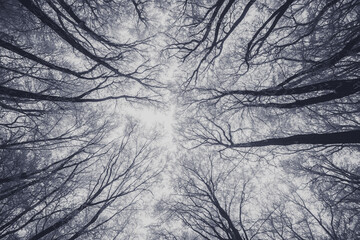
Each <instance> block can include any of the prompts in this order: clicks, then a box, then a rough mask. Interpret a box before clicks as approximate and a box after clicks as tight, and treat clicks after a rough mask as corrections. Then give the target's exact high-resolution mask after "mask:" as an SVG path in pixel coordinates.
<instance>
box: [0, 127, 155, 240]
mask: <svg viewBox="0 0 360 240" xmlns="http://www.w3.org/2000/svg"><path fill="white" fill-rule="evenodd" d="M138 128H139V127H138V126H137V124H134V121H132V123H131V122H130V123H128V125H127V127H126V128H125V129H124V135H123V137H122V138H118V139H116V140H115V141H113V142H110V143H109V144H107V145H104V144H101V143H100V142H99V140H100V139H93V141H89V142H87V143H85V144H84V146H82V147H81V148H80V149H78V150H77V151H76V152H73V153H72V154H71V155H68V156H66V157H64V158H61V159H56V158H57V156H52V155H54V151H35V150H28V151H26V150H14V151H11V150H9V149H8V150H7V151H4V152H3V155H4V154H7V156H4V157H6V158H7V162H5V161H3V162H2V163H1V165H2V174H1V176H2V177H1V179H0V183H1V185H0V186H1V195H0V198H1V204H2V209H1V216H2V217H3V218H2V221H1V225H0V231H1V232H0V233H1V238H4V237H10V238H24V239H41V238H43V237H47V238H49V237H50V236H51V237H52V238H54V237H57V238H59V237H61V238H68V239H77V238H82V239H89V238H94V237H95V236H96V235H98V234H101V233H103V232H104V231H106V234H104V233H103V234H101V235H102V238H103V239H112V238H114V237H116V236H120V235H122V236H124V234H126V231H125V229H126V226H127V225H129V224H131V223H132V220H131V218H133V217H134V215H135V214H136V208H135V207H134V206H135V205H136V204H137V201H138V200H139V198H140V196H141V197H144V193H146V191H149V189H150V185H151V184H152V183H153V182H154V181H155V180H156V176H157V175H158V174H159V172H160V170H161V169H159V168H158V167H156V166H153V165H154V164H153V161H154V160H155V158H157V157H158V150H157V149H156V147H155V146H154V144H155V143H154V141H156V138H157V136H156V135H154V136H152V137H150V136H147V137H145V138H144V137H142V136H140V135H141V134H140V133H139V130H138ZM46 154H47V155H46ZM26 155H33V157H32V159H31V160H30V159H29V158H24V156H26ZM2 159H4V158H2ZM24 160H25V161H26V160H27V162H24ZM16 164H21V165H22V166H21V167H19V166H16ZM25 164H28V165H25ZM14 171H17V172H16V173H15V172H14Z"/></svg>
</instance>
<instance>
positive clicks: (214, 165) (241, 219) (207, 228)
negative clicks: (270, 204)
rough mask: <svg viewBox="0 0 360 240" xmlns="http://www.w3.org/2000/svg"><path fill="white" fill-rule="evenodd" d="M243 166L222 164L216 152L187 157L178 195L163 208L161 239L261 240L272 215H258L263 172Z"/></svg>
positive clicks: (177, 184)
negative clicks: (177, 227)
mask: <svg viewBox="0 0 360 240" xmlns="http://www.w3.org/2000/svg"><path fill="white" fill-rule="evenodd" d="M243 163H244V162H242V161H241V160H240V159H234V161H232V160H230V159H225V158H219V157H218V155H217V154H216V152H209V153H207V154H200V152H198V153H197V152H191V153H190V152H189V154H188V155H187V154H184V155H183V156H182V157H181V167H182V169H181V172H179V174H178V175H177V176H176V177H174V179H173V180H174V188H175V192H174V194H173V195H170V196H169V199H163V201H162V202H161V203H159V209H161V210H162V212H163V219H162V221H163V225H162V226H161V227H162V231H159V233H157V235H156V236H157V237H159V236H162V237H164V238H163V239H178V238H179V239H183V238H181V236H187V237H185V238H187V239H262V236H264V235H263V234H264V233H263V225H264V223H265V222H266V221H267V220H268V219H269V217H270V215H271V214H269V216H263V215H259V214H260V213H261V211H260V209H261V205H260V206H259V203H260V202H266V201H261V199H264V196H266V193H265V192H266V190H264V189H262V188H261V187H260V186H261V185H262V184H263V183H261V181H262V180H260V179H261V178H262V177H261V174H260V171H259V170H258V169H256V168H254V165H253V166H252V165H250V164H249V165H243ZM256 171H257V172H256ZM261 191H263V193H261ZM174 226H179V229H176V228H175V229H174ZM154 232H155V231H154ZM155 233H156V232H155Z"/></svg>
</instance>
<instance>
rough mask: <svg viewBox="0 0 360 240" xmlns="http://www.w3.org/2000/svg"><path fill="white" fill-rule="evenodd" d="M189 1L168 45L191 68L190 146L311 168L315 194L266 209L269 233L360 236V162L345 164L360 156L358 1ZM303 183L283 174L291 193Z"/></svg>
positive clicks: (186, 108)
mask: <svg viewBox="0 0 360 240" xmlns="http://www.w3.org/2000/svg"><path fill="white" fill-rule="evenodd" d="M181 4H182V6H183V8H178V9H179V10H178V11H177V12H176V14H178V15H179V16H181V17H179V18H178V19H177V22H176V23H175V24H174V26H173V30H174V31H173V32H170V34H169V35H170V37H171V42H170V44H169V45H168V50H169V51H173V53H174V56H176V57H178V58H179V59H180V60H181V61H182V62H183V66H185V70H184V74H183V75H182V76H181V78H179V79H178V86H179V89H180V90H178V94H179V102H180V104H181V105H182V107H183V109H182V110H181V111H179V112H181V114H182V115H183V116H185V117H184V118H183V119H182V122H181V125H180V126H179V127H178V130H179V131H178V132H179V134H180V135H181V136H182V138H181V140H182V143H183V145H184V147H185V148H187V149H197V148H200V149H202V148H205V149H208V150H209V151H213V150H216V151H218V153H219V155H220V156H221V157H222V158H224V157H226V156H238V157H239V158H240V157H242V156H246V158H247V163H248V164H250V163H251V162H253V161H262V162H267V163H269V164H271V165H275V166H276V167H277V168H280V166H283V167H284V168H285V169H284V170H286V171H293V172H295V173H296V172H297V173H299V172H301V173H302V175H301V176H299V175H297V178H296V181H298V182H299V183H300V184H299V185H301V184H303V185H301V186H304V185H305V184H309V185H310V186H311V187H310V188H306V187H304V188H305V189H306V190H304V191H303V192H302V193H300V192H301V189H297V188H295V187H294V189H293V190H292V191H285V192H284V193H282V196H283V198H282V199H281V200H279V201H278V202H274V203H273V206H267V207H266V210H263V211H262V212H263V215H262V217H260V219H267V220H266V221H264V226H266V227H263V228H262V233H263V234H264V235H262V236H261V237H259V238H261V239H279V238H280V239H290V238H291V239H292V238H294V239H339V238H356V237H355V236H357V234H358V233H357V230H356V229H357V226H358V222H359V221H358V215H359V211H358V207H357V205H358V203H356V201H355V202H354V200H353V199H354V198H356V197H355V196H357V194H358V188H357V185H356V181H357V180H355V179H357V177H358V163H354V164H353V165H351V166H347V165H346V163H347V161H349V160H350V161H354V159H357V153H358V145H359V141H360V137H359V126H360V123H359V118H358V117H357V115H358V113H359V109H358V107H357V106H358V102H359V70H358V60H359V59H358V57H359V40H360V39H359V35H358V33H357V32H358V29H359V24H358V21H357V20H358V14H357V11H356V10H355V9H356V8H358V7H359V3H358V2H357V1H327V2H324V1H316V0H311V1H305V2H304V1H302V2H300V1H293V0H289V1H280V2H276V3H275V2H269V1H261V2H260V1H245V2H244V1H230V0H229V1H200V2H199V1H182V2H181ZM179 13H181V14H179ZM185 74H186V78H185V77H183V76H184V75H185ZM345 154H348V156H349V157H348V159H344V158H342V157H341V156H342V155H345ZM324 156H325V157H324ZM288 162H291V164H286V163H288ZM239 168H244V166H241V167H239ZM295 175H296V174H295ZM293 178H294V175H292V174H289V173H287V174H285V173H284V181H285V182H289V184H288V186H287V188H291V186H292V185H291V184H292V182H293V181H295V180H293ZM224 185H226V184H224ZM228 185H229V186H231V184H228ZM304 192H305V193H306V194H308V195H307V196H306V194H305V195H304ZM347 194H349V195H347ZM186 197H187V198H188V199H191V197H192V196H190V195H189V196H186ZM343 197H344V200H342V198H343ZM198 205H199V206H203V205H204V204H203V205H200V204H198ZM261 207H262V208H263V209H264V206H261ZM205 208H206V209H210V207H205ZM192 212H195V213H196V212H197V211H192ZM266 216H270V217H269V218H266ZM192 218H193V219H196V217H195V216H192ZM203 232H205V231H202V233H203ZM255 238H256V237H255ZM220 239H221V237H220Z"/></svg>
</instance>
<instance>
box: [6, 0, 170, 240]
mask: <svg viewBox="0 0 360 240" xmlns="http://www.w3.org/2000/svg"><path fill="white" fill-rule="evenodd" d="M147 4H148V3H147V2H145V1H142V2H140V1H132V2H127V1H97V2H88V1H81V2H73V1H63V0H59V1H21V0H19V1H2V2H1V3H0V5H1V7H0V26H1V27H0V28H1V31H0V54H1V60H0V74H1V81H0V111H1V113H0V114H1V121H0V129H1V130H0V138H1V139H0V156H1V158H0V175H1V178H0V189H1V190H0V192H1V194H0V209H1V210H0V215H1V217H0V222H1V223H0V238H6V239H43V238H67V239H76V238H80V239H89V238H90V239H91V238H99V236H102V238H104V239H114V238H116V237H120V236H122V237H125V236H126V235H127V234H129V226H132V224H134V221H133V219H132V218H133V217H134V216H135V215H136V212H137V210H136V208H135V206H138V200H139V198H140V197H144V196H145V195H146V194H145V193H146V192H147V191H150V186H151V185H152V183H153V182H154V181H155V179H156V177H157V175H158V174H159V172H160V170H161V166H159V165H153V164H152V161H154V158H155V157H156V156H157V155H158V150H157V147H156V146H155V145H156V144H155V143H156V141H157V138H158V136H157V134H156V133H154V134H152V133H150V132H151V131H148V136H143V135H142V134H141V133H140V132H139V130H138V128H139V127H138V126H137V125H138V123H137V122H136V121H135V120H134V119H124V118H123V117H120V116H119V114H115V113H114V111H116V110H115V109H116V108H117V107H116V104H117V102H119V101H120V100H121V99H122V100H126V101H128V102H130V103H151V104H154V103H158V102H159V99H158V97H159V96H160V89H161V88H162V87H163V85H162V84H161V83H160V82H159V81H157V80H156V79H155V77H156V74H157V66H155V65H153V64H152V63H150V61H149V59H148V58H147V56H146V53H145V49H144V48H145V46H148V41H149V38H148V36H142V37H141V38H140V36H136V37H134V34H129V31H131V28H132V27H133V28H137V29H140V27H139V22H138V19H140V20H139V21H140V22H144V23H146V13H145V9H146V6H147ZM128 12H134V13H136V16H137V17H135V18H127V17H128V16H129V15H130V13H129V14H126V16H125V13H128ZM114 13H116V15H115V14H114ZM119 13H124V14H123V19H122V17H120V16H119ZM19 16H21V18H19ZM124 19H126V22H125V20H124ZM119 23H122V24H119ZM121 26H123V27H124V28H121ZM126 32H127V34H125V33H126ZM120 33H121V34H122V37H121V38H119V37H116V38H115V36H117V35H118V36H120ZM145 35H146V33H145ZM122 106H124V105H123V104H122ZM117 121H119V122H117ZM122 128H123V129H122ZM113 131H115V132H117V134H118V135H119V136H114V134H112V132H113ZM122 132H123V134H122ZM130 229H131V228H130ZM105 233H106V234H105Z"/></svg>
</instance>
